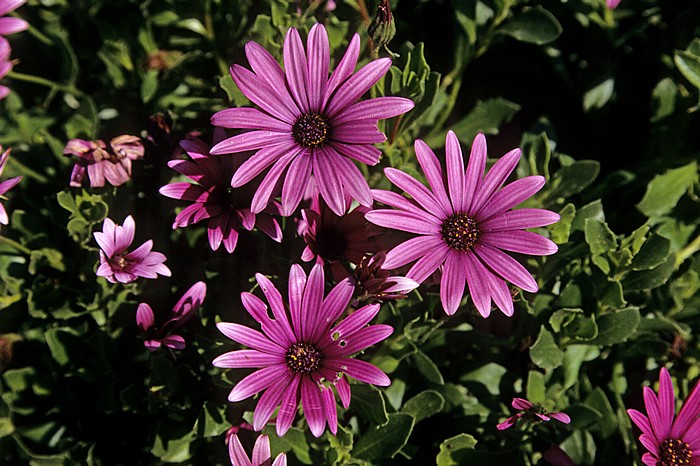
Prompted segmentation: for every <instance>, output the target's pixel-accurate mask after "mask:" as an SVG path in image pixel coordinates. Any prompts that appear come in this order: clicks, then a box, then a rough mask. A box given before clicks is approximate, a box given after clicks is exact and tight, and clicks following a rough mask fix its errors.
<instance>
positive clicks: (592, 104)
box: [583, 78, 615, 112]
mask: <svg viewBox="0 0 700 466" xmlns="http://www.w3.org/2000/svg"><path fill="white" fill-rule="evenodd" d="M614 88H615V80H614V79H613V78H608V79H606V80H605V81H603V82H602V83H600V84H598V85H597V86H595V87H594V88H593V89H590V90H589V91H586V93H585V94H584V95H583V109H584V110H585V111H586V112H588V111H590V110H595V109H598V108H602V107H603V106H604V105H605V104H606V103H608V101H609V100H610V97H612V94H613V89H614Z"/></svg>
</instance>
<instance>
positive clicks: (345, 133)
mask: <svg viewBox="0 0 700 466" xmlns="http://www.w3.org/2000/svg"><path fill="white" fill-rule="evenodd" d="M245 50H246V56H247V57H248V62H249V63H250V66H251V67H252V71H250V70H248V69H246V68H244V67H242V66H239V65H233V66H232V67H231V76H232V77H233V80H234V81H235V83H236V85H238V87H239V89H240V90H241V92H243V94H244V95H245V96H246V97H247V98H248V99H250V100H251V101H252V102H253V103H254V104H256V105H257V106H258V107H260V110H258V109H256V108H229V109H226V110H222V111H220V112H218V113H216V114H215V115H214V116H213V117H212V119H211V121H212V124H214V125H216V126H221V127H224V128H235V129H249V130H252V131H247V132H244V133H242V134H237V135H235V136H233V137H230V138H228V139H226V140H224V141H221V142H220V143H218V144H217V145H215V146H214V147H213V148H212V150H211V153H212V154H231V153H235V154H237V153H241V152H245V151H250V150H255V151H256V153H255V154H254V155H253V156H251V157H250V158H248V159H247V160H246V161H245V162H244V163H243V165H241V167H240V168H239V169H238V170H237V171H236V173H235V175H234V176H233V179H232V180H231V185H232V186H233V187H238V186H242V185H244V184H246V183H247V182H248V181H250V180H252V179H253V178H255V177H256V176H257V175H258V174H260V173H262V172H263V171H265V170H266V169H267V168H269V167H271V168H270V170H269V171H268V172H267V174H266V176H265V178H264V179H263V181H262V183H261V184H260V187H259V188H258V190H257V192H256V194H255V197H254V198H253V203H252V209H251V210H252V211H253V212H260V211H262V210H263V209H264V208H265V206H266V205H267V203H268V201H269V200H270V198H272V197H274V194H275V189H276V187H277V185H278V181H279V180H280V179H281V178H284V182H283V183H282V214H283V215H285V216H289V215H291V214H292V213H293V212H294V210H295V209H296V207H297V206H298V205H299V202H300V200H301V197H302V195H303V194H304V192H305V190H306V188H307V186H308V184H309V182H310V179H311V175H312V174H313V177H314V179H315V181H316V184H317V185H318V188H319V190H320V192H321V197H323V199H324V200H325V201H326V202H327V203H328V206H329V207H330V208H331V210H333V212H335V213H336V214H338V215H343V214H344V213H345V212H346V211H347V210H348V207H349V204H348V202H347V199H348V196H346V194H347V195H349V197H350V198H352V199H356V200H357V201H358V202H359V203H360V204H361V205H364V206H366V207H370V206H371V205H372V195H371V193H370V189H369V185H368V184H367V181H366V180H365V177H364V176H363V175H362V173H361V172H360V170H359V169H358V168H357V166H355V164H354V163H353V160H356V161H359V162H361V163H366V164H369V165H375V164H376V163H377V162H378V161H379V156H380V155H381V151H380V150H379V149H377V148H376V147H374V144H377V143H380V142H383V141H385V140H386V136H385V135H384V133H382V132H380V131H379V130H378V129H377V122H378V121H379V120H381V119H385V118H391V117H395V116H398V115H401V114H402V113H405V112H407V111H408V110H410V109H412V108H413V106H414V104H413V102H411V101H410V100H408V99H405V98H402V97H379V98H375V99H369V100H365V101H363V102H357V99H359V98H360V97H361V96H362V95H363V94H365V93H366V92H367V91H368V90H369V89H370V88H371V87H372V86H373V85H374V84H375V83H376V82H377V81H378V80H379V79H381V77H382V76H384V74H385V73H386V72H387V71H388V70H389V68H390V67H391V60H390V59H389V58H381V59H379V60H374V61H372V62H370V63H369V64H367V65H365V66H364V67H363V68H362V69H360V70H359V71H358V72H357V73H354V74H353V72H354V70H355V65H356V64H357V58H358V56H359V53H360V36H359V35H357V34H355V35H354V37H353V38H352V40H351V41H350V45H349V47H348V50H347V52H346V53H345V56H344V57H343V58H342V60H340V62H339V63H338V66H336V69H335V71H334V72H333V74H332V75H331V76H330V78H329V77H328V73H329V66H330V45H329V42H328V35H327V33H326V29H325V28H324V27H323V25H322V24H315V25H314V26H313V27H312V28H311V31H309V36H308V40H307V46H306V52H304V45H303V44H302V41H301V38H300V36H299V32H298V31H297V30H296V29H293V28H292V29H290V30H289V31H288V32H287V37H286V38H285V40H284V46H283V54H284V70H282V68H281V67H280V65H279V64H278V63H277V61H276V60H275V59H274V58H273V57H272V55H270V53H269V52H268V51H267V50H265V49H264V48H263V47H262V46H260V45H259V44H257V43H255V42H248V43H247V44H246V47H245ZM284 173H286V175H284ZM283 175H284V176H283Z"/></svg>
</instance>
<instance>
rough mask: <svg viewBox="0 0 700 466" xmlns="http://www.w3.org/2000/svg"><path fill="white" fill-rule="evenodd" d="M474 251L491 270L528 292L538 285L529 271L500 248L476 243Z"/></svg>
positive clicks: (531, 291)
mask: <svg viewBox="0 0 700 466" xmlns="http://www.w3.org/2000/svg"><path fill="white" fill-rule="evenodd" d="M474 253H475V254H476V255H477V256H479V259H481V260H482V261H483V262H484V263H485V264H486V265H487V266H488V267H489V268H490V269H491V270H493V271H494V272H495V273H496V274H498V275H500V276H501V277H503V278H505V279H506V280H508V281H509V282H511V283H512V284H513V285H515V286H517V287H519V288H522V289H523V290H525V291H529V292H530V293H535V292H536V291H537V290H538V289H539V287H538V286H537V282H536V281H535V279H534V278H532V275H530V272H528V271H527V269H526V268H525V267H523V266H522V265H521V264H520V262H518V261H516V260H515V259H513V258H512V257H510V256H509V255H508V254H506V253H504V252H503V251H501V250H500V249H496V248H494V247H492V246H489V245H487V244H481V243H477V244H475V245H474Z"/></svg>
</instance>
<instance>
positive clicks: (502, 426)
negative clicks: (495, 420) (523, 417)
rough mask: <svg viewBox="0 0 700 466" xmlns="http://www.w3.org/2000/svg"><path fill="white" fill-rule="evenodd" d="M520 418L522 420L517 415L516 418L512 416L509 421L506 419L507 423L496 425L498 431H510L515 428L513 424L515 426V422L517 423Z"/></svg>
mask: <svg viewBox="0 0 700 466" xmlns="http://www.w3.org/2000/svg"><path fill="white" fill-rule="evenodd" d="M519 418H520V416H519V415H518V414H516V415H515V416H511V417H509V418H508V419H506V420H505V421H503V422H501V423H500V424H498V425H496V429H498V430H506V429H509V428H511V427H513V424H515V421H517V420H518V419H519Z"/></svg>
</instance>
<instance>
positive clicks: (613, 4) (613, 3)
mask: <svg viewBox="0 0 700 466" xmlns="http://www.w3.org/2000/svg"><path fill="white" fill-rule="evenodd" d="M619 4H620V0H605V6H607V7H608V8H610V9H611V10H613V9H615V8H617V5H619Z"/></svg>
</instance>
